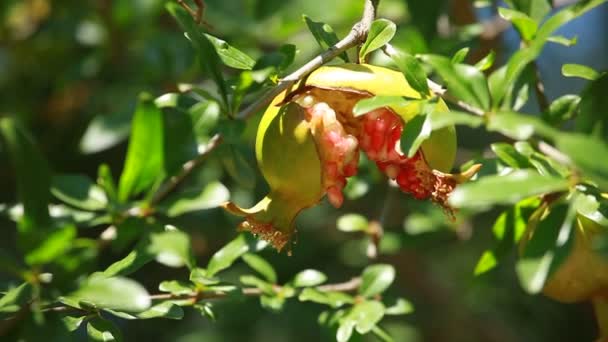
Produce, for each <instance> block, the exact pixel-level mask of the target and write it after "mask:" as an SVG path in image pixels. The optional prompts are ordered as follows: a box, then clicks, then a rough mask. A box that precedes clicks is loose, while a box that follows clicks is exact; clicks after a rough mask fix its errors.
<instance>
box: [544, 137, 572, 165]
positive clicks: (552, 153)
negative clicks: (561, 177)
mask: <svg viewBox="0 0 608 342" xmlns="http://www.w3.org/2000/svg"><path fill="white" fill-rule="evenodd" d="M537 147H538V150H539V151H541V152H542V153H544V154H546V155H548V156H549V157H551V158H553V159H555V160H556V161H557V162H559V163H561V164H562V165H571V164H572V161H571V160H570V158H569V157H568V156H567V155H565V154H564V153H563V152H561V151H560V150H558V149H556V148H555V147H553V146H551V145H549V144H548V143H546V142H544V141H540V142H539V143H538V145H537Z"/></svg>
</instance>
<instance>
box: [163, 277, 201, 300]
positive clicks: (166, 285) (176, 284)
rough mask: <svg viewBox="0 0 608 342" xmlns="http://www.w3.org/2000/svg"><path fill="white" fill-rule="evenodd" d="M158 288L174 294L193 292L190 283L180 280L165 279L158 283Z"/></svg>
mask: <svg viewBox="0 0 608 342" xmlns="http://www.w3.org/2000/svg"><path fill="white" fill-rule="evenodd" d="M158 290H159V291H162V292H169V293H171V294H173V295H176V296H181V295H188V294H192V293H194V292H195V289H194V287H193V285H192V283H189V282H185V281H180V280H165V281H163V282H161V283H160V284H159V285H158Z"/></svg>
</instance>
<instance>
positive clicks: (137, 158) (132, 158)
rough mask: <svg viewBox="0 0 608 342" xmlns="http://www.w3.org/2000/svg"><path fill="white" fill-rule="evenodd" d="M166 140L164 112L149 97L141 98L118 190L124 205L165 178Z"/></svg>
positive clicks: (144, 95) (145, 95)
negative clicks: (164, 145)
mask: <svg viewBox="0 0 608 342" xmlns="http://www.w3.org/2000/svg"><path fill="white" fill-rule="evenodd" d="M163 137H164V129H163V118H162V112H161V111H160V109H159V108H158V107H156V105H155V104H154V101H153V100H152V98H151V97H150V96H149V95H147V94H142V95H140V99H139V103H138V105H137V109H136V110H135V115H134V117H133V124H132V128H131V137H130V139H129V149H128V151H127V159H126V160H125V166H124V169H123V171H122V174H121V176H120V182H119V187H118V197H119V199H120V200H121V201H126V200H127V199H128V198H129V197H130V196H132V195H135V194H138V193H140V192H142V191H144V190H146V189H148V188H149V187H150V186H151V185H152V184H153V183H154V182H156V181H157V179H158V178H159V177H160V176H162V174H163V166H164V153H165V151H164V148H163V140H164V138H163Z"/></svg>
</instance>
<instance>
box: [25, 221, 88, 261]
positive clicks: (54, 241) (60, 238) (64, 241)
mask: <svg viewBox="0 0 608 342" xmlns="http://www.w3.org/2000/svg"><path fill="white" fill-rule="evenodd" d="M45 235H46V237H45V240H43V241H42V242H41V243H40V244H39V245H38V246H37V247H36V248H34V249H32V250H31V251H30V252H28V253H27V255H26V256H25V262H27V263H28V264H29V265H43V264H47V263H49V262H53V261H55V260H56V259H57V258H59V257H60V256H62V255H65V253H66V251H68V250H69V249H70V248H72V244H73V241H74V239H75V238H76V227H75V226H73V225H71V224H68V225H65V226H63V227H59V228H56V229H53V230H51V231H47V232H46V233H45Z"/></svg>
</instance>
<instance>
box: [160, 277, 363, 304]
mask: <svg viewBox="0 0 608 342" xmlns="http://www.w3.org/2000/svg"><path fill="white" fill-rule="evenodd" d="M360 285H361V278H359V277H355V278H352V279H351V280H349V281H346V282H343V283H335V284H326V285H321V286H317V287H316V289H317V290H319V291H321V292H351V291H355V290H356V289H358V288H359V286H360ZM282 289H283V287H282V286H279V285H275V286H274V290H275V291H276V292H279V291H281V290H282ZM243 294H244V295H245V296H248V297H257V296H261V295H263V294H264V292H263V291H262V290H260V289H259V288H257V287H246V288H244V289H243ZM228 296H229V294H228V293H226V292H199V293H193V294H186V295H174V294H172V293H160V294H155V295H151V296H150V299H152V300H169V299H180V300H184V299H191V300H192V301H193V303H196V302H198V301H200V300H204V299H221V298H225V297H228Z"/></svg>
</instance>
